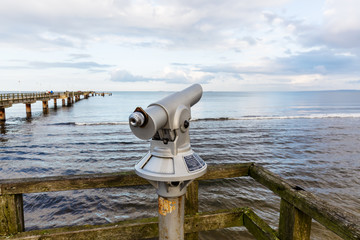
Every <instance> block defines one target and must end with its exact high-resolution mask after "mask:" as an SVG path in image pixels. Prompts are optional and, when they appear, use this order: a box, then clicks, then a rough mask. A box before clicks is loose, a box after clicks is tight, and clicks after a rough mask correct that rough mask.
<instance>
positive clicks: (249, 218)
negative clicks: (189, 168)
mask: <svg viewBox="0 0 360 240" xmlns="http://www.w3.org/2000/svg"><path fill="white" fill-rule="evenodd" d="M237 177H250V178H252V179H253V180H254V182H258V183H260V184H262V185H263V186H265V187H266V188H268V189H269V190H271V191H272V192H273V193H274V194H276V195H278V196H279V197H280V198H281V201H280V206H279V208H280V219H279V224H278V229H277V230H275V229H273V228H272V227H270V226H269V225H268V224H267V223H266V222H265V221H264V220H263V219H261V218H260V217H259V216H258V215H257V214H256V213H255V212H254V211H253V210H252V209H251V206H237V208H234V209H219V210H217V211H213V212H198V209H199V204H201V203H199V198H198V188H199V181H204V180H206V181H214V180H216V179H217V180H216V181H219V179H224V178H237ZM140 185H150V183H149V182H147V181H146V180H144V179H142V178H140V177H139V176H137V175H136V174H135V173H134V172H133V171H130V172H118V173H104V174H88V175H74V176H58V177H44V178H22V179H9V180H0V238H2V239H109V240H110V239H129V240H130V239H144V238H155V237H157V236H158V218H157V217H153V218H143V219H134V220H127V221H121V222H116V223H110V224H104V225H94V226H90V225H85V226H68V227H61V228H53V229H44V230H33V231H25V228H24V210H23V194H28V193H41V192H59V193H58V194H61V192H60V191H68V190H81V189H95V188H118V189H119V191H122V190H121V187H129V186H140ZM258 210H259V211H261V209H258ZM185 214H186V216H185V223H184V232H185V233H186V236H185V239H187V240H195V239H198V232H200V231H209V230H216V229H223V228H230V227H240V226H244V227H245V228H246V229H247V230H248V231H249V232H250V233H251V234H252V235H253V236H254V237H255V238H256V239H261V240H263V239H268V240H275V239H280V240H309V239H310V231H311V224H312V219H314V220H316V221H317V222H318V223H320V224H322V225H323V226H325V227H326V228H327V229H329V230H331V231H332V232H334V233H336V234H337V235H338V236H340V237H341V238H343V239H348V240H356V239H360V219H359V218H357V217H356V216H355V215H354V214H352V213H350V212H347V211H345V210H344V209H340V208H338V207H335V206H332V205H331V204H329V203H327V202H326V201H325V200H323V199H320V198H319V197H317V196H315V195H314V194H312V193H310V192H308V191H306V190H304V189H303V188H301V187H300V186H298V185H295V184H293V183H288V182H287V181H285V180H284V179H282V178H281V177H279V176H278V175H276V174H274V173H272V172H270V171H269V170H267V169H265V168H263V167H261V166H258V165H257V164H254V163H239V164H218V165H209V167H208V172H207V173H206V174H205V175H204V176H202V177H200V178H199V179H197V180H195V181H194V182H192V183H191V184H190V186H189V187H188V191H187V193H186V196H185ZM39 227H41V226H39Z"/></svg>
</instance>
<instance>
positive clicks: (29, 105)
mask: <svg viewBox="0 0 360 240" xmlns="http://www.w3.org/2000/svg"><path fill="white" fill-rule="evenodd" d="M25 106H26V118H27V119H29V118H31V103H25Z"/></svg>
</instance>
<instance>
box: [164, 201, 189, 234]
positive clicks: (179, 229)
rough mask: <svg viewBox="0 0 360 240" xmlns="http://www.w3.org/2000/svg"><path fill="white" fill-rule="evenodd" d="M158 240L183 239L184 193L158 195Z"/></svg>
mask: <svg viewBox="0 0 360 240" xmlns="http://www.w3.org/2000/svg"><path fill="white" fill-rule="evenodd" d="M158 201H159V240H165V239H171V240H183V239H184V205H185V195H182V196H180V197H173V198H166V197H161V196H159V198H158Z"/></svg>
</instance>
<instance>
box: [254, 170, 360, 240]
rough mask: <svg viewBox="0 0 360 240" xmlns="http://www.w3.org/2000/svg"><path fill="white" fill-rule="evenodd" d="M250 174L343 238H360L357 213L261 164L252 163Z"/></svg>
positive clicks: (359, 221) (353, 239) (352, 239)
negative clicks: (327, 200) (335, 204)
mask: <svg viewBox="0 0 360 240" xmlns="http://www.w3.org/2000/svg"><path fill="white" fill-rule="evenodd" d="M249 175H250V176H251V177H252V178H254V179H255V180H256V181H258V182H259V183H261V184H262V185H264V186H265V187H267V188H269V189H270V190H272V191H273V192H274V193H275V194H277V195H279V196H280V197H281V198H283V199H285V200H286V201H287V202H289V203H290V204H292V205H294V206H295V207H296V208H297V209H299V210H300V211H302V212H304V213H306V214H307V215H308V216H310V217H312V218H313V219H315V220H316V221H318V222H319V223H321V224H322V225H324V226H325V227H327V228H328V229H330V230H331V231H333V232H334V233H336V234H337V235H339V236H340V237H342V238H343V239H351V240H355V239H357V240H359V239H360V220H359V219H358V218H357V217H356V216H355V215H353V214H351V213H349V212H346V211H344V210H343V209H340V208H338V207H335V206H332V205H330V204H329V203H327V202H325V201H323V200H322V199H320V198H318V197H316V196H315V195H313V194H311V193H309V192H307V191H305V190H303V189H302V188H300V187H298V186H294V185H290V184H289V183H287V182H285V181H284V180H283V179H282V178H280V177H279V176H278V175H276V174H274V173H272V172H270V171H268V170H266V169H264V168H262V167H260V166H256V165H252V166H251V167H250V169H249Z"/></svg>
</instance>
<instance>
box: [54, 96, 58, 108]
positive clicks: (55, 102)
mask: <svg viewBox="0 0 360 240" xmlns="http://www.w3.org/2000/svg"><path fill="white" fill-rule="evenodd" d="M54 108H55V109H56V108H57V99H56V98H54Z"/></svg>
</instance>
